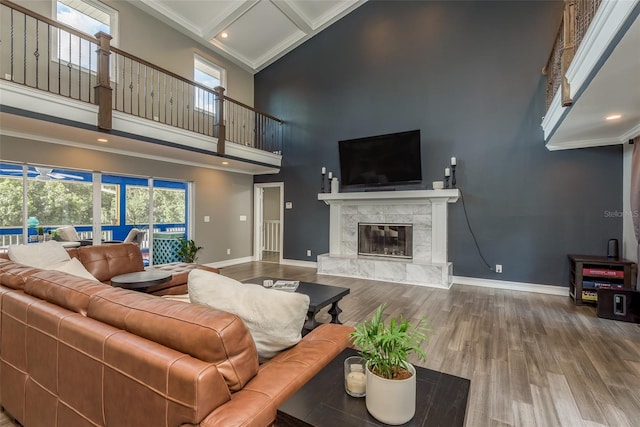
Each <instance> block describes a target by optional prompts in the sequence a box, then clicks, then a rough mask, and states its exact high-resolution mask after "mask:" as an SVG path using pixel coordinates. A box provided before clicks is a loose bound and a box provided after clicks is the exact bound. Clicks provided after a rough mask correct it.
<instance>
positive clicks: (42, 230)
mask: <svg viewBox="0 0 640 427" xmlns="http://www.w3.org/2000/svg"><path fill="white" fill-rule="evenodd" d="M37 230H38V235H39V236H43V235H44V227H42V226H40V227H38V228H37Z"/></svg>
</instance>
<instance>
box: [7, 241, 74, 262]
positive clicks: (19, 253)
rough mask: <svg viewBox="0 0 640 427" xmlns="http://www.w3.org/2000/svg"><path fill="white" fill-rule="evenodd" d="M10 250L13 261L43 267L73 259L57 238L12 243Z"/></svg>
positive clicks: (10, 257)
mask: <svg viewBox="0 0 640 427" xmlns="http://www.w3.org/2000/svg"><path fill="white" fill-rule="evenodd" d="M8 252H9V259H10V260H11V261H14V262H17V263H19V264H24V265H28V266H29V267H35V268H42V269H46V268H47V267H48V266H50V265H52V264H57V263H59V262H62V261H69V260H70V259H71V258H70V257H69V254H68V253H67V250H66V249H65V248H64V247H63V246H62V244H61V243H60V242H56V241H55V240H50V241H48V242H44V243H30V244H26V245H12V246H9V251H8Z"/></svg>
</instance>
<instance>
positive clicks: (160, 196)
mask: <svg viewBox="0 0 640 427" xmlns="http://www.w3.org/2000/svg"><path fill="white" fill-rule="evenodd" d="M182 185H184V184H182ZM126 188H127V189H126V192H127V224H131V225H136V224H146V223H148V222H149V187H143V186H136V185H127V187H126ZM186 203H187V197H186V189H185V188H161V187H153V222H154V224H182V223H185V222H186Z"/></svg>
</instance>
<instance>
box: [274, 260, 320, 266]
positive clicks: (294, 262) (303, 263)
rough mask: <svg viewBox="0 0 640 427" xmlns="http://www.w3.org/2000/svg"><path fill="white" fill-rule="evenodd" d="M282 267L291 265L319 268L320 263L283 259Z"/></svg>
mask: <svg viewBox="0 0 640 427" xmlns="http://www.w3.org/2000/svg"><path fill="white" fill-rule="evenodd" d="M280 264H282V265H291V266H294V267H307V268H318V263H317V262H313V261H300V260H297V259H282V261H280Z"/></svg>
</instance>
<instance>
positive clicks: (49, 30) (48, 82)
mask: <svg viewBox="0 0 640 427" xmlns="http://www.w3.org/2000/svg"><path fill="white" fill-rule="evenodd" d="M50 90H51V25H50V24H47V92H49V91H50Z"/></svg>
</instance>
